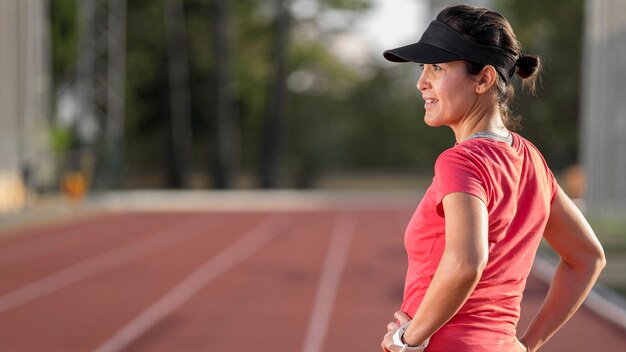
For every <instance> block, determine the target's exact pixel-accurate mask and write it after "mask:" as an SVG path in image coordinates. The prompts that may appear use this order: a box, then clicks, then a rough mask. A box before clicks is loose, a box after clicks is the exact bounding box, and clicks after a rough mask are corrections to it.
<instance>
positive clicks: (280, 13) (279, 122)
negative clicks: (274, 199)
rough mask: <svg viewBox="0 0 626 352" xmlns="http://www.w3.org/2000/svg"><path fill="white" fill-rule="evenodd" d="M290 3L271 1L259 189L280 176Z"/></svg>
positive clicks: (271, 184)
mask: <svg viewBox="0 0 626 352" xmlns="http://www.w3.org/2000/svg"><path fill="white" fill-rule="evenodd" d="M290 3H291V1H290V0H275V10H274V11H275V15H274V16H275V18H274V28H273V35H272V37H273V41H272V51H271V53H272V57H271V62H272V67H273V68H274V72H273V74H272V78H271V83H270V88H269V92H270V93H269V98H268V100H267V115H266V117H265V124H264V127H263V139H262V145H261V167H260V175H259V178H260V181H261V187H263V188H274V187H276V186H277V185H278V182H279V180H280V177H281V170H280V168H281V160H280V158H281V155H282V151H283V150H282V149H283V144H284V141H283V140H284V132H283V131H284V129H285V126H284V125H285V109H286V106H285V104H286V94H287V91H286V87H285V84H286V80H287V74H288V72H287V60H288V58H287V50H288V46H289V31H290V25H291V24H290V23H291V14H290V10H289V7H290Z"/></svg>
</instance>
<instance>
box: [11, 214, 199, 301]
mask: <svg viewBox="0 0 626 352" xmlns="http://www.w3.org/2000/svg"><path fill="white" fill-rule="evenodd" d="M203 220H204V224H206V219H202V216H194V217H192V218H189V219H185V220H182V221H178V222H176V223H174V224H172V225H170V226H167V227H166V228H163V229H162V230H160V231H158V232H156V233H154V234H153V235H150V236H149V237H148V238H146V239H143V240H139V241H135V242H133V243H130V244H128V245H125V246H123V247H121V248H117V249H114V250H111V251H108V252H105V253H102V254H100V255H98V256H95V257H92V258H89V259H85V260H83V261H81V262H78V263H76V264H74V265H70V266H68V267H66V268H64V269H61V270H59V271H57V272H55V273H53V274H51V275H49V276H46V277H44V278H42V279H39V280H37V281H34V282H32V283H30V284H27V285H25V286H22V287H20V288H18V289H16V290H13V291H11V292H8V293H6V294H4V295H2V296H0V313H2V312H5V311H8V310H10V309H13V308H16V307H18V306H21V305H22V304H25V303H28V302H30V301H32V300H35V299H37V298H41V297H43V296H45V295H48V294H51V293H53V292H56V291H58V290H60V289H62V288H64V287H67V286H69V285H71V284H74V283H76V282H79V281H81V280H83V279H86V278H88V277H91V276H94V275H97V274H100V273H102V272H105V271H108V270H111V269H114V268H117V267H120V266H122V265H124V264H126V263H128V262H130V261H132V260H135V259H138V258H140V257H145V256H147V255H149V254H152V253H154V252H158V251H160V250H163V249H166V248H169V247H171V246H174V245H176V244H179V243H182V242H185V241H187V240H190V239H192V238H193V237H196V236H198V235H200V234H202V233H205V232H206V227H200V226H197V225H200V224H202V222H203ZM194 225H196V226H194Z"/></svg>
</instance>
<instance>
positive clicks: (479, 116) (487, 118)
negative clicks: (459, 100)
mask: <svg viewBox="0 0 626 352" xmlns="http://www.w3.org/2000/svg"><path fill="white" fill-rule="evenodd" d="M450 128H452V131H454V136H455V137H456V142H457V143H461V142H463V141H464V140H466V139H467V138H468V137H469V136H471V135H473V134H474V133H477V132H484V131H488V132H493V133H495V134H498V135H501V136H503V137H506V136H507V135H508V134H509V130H508V129H507V128H506V126H505V125H504V122H503V121H502V116H501V115H500V111H499V109H497V107H496V109H482V111H481V109H478V110H477V111H474V113H472V114H469V115H468V116H467V117H466V118H464V119H462V120H461V121H460V122H459V123H458V124H455V125H453V126H450Z"/></svg>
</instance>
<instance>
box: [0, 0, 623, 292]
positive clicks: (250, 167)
mask: <svg viewBox="0 0 626 352" xmlns="http://www.w3.org/2000/svg"><path fill="white" fill-rule="evenodd" d="M451 3H452V2H449V1H438V0H388V1H383V0H271V1H270V0H264V1H261V0H245V1H228V0H133V1H125V0H2V1H0V17H1V18H0V43H1V44H2V48H3V49H2V50H1V51H0V87H1V88H0V212H1V213H2V214H3V219H8V218H10V217H15V216H18V215H19V214H22V213H24V212H28V211H29V209H33V208H36V207H37V205H38V204H40V203H41V202H45V201H46V200H47V199H51V198H55V199H58V198H60V199H63V200H70V201H72V202H77V201H78V202H80V201H81V200H82V201H88V200H89V199H90V198H91V197H94V196H97V195H98V194H102V193H106V192H110V191H125V190H138V189H151V190H153V189H171V190H190V189H193V190H215V189H219V190H227V189H238V190H242V189H246V190H249V189H285V188H288V189H306V190H357V191H359V190H364V191H370V190H404V189H420V188H422V187H424V186H425V185H427V184H428V182H429V180H430V178H431V177H432V167H433V165H434V161H435V159H436V158H437V156H438V155H439V153H441V152H442V151H443V150H444V149H446V148H448V147H450V146H451V145H452V144H453V143H454V140H453V136H452V133H451V132H450V131H449V130H448V129H445V128H435V129H434V128H429V127H427V126H425V124H424V123H423V122H422V114H423V111H422V102H421V97H420V94H419V92H418V91H417V90H416V89H415V83H416V81H417V79H418V74H419V70H418V67H417V65H397V64H395V65H394V64H391V63H387V62H385V61H383V59H382V51H383V50H384V49H386V48H391V47H395V46H399V45H402V44H408V43H411V42H414V41H417V40H418V39H419V35H420V33H421V32H422V31H423V29H424V28H425V27H426V26H427V24H428V22H429V21H430V20H431V19H433V18H434V16H435V15H436V13H437V12H439V10H441V9H442V8H443V7H444V6H446V5H448V4H451ZM470 3H472V4H475V5H480V6H487V7H491V8H493V9H495V10H498V11H500V12H501V13H502V14H504V15H505V17H507V18H508V19H509V21H510V22H511V24H512V26H513V28H514V30H515V31H516V33H517V36H518V38H519V39H520V41H521V43H522V44H523V45H524V51H525V52H526V53H529V54H537V55H540V56H542V57H543V58H544V73H543V75H542V77H541V88H540V89H539V90H538V93H537V96H536V97H533V96H530V95H529V94H528V93H526V92H522V90H521V89H519V86H518V90H517V93H518V97H517V100H516V102H515V106H514V107H513V109H514V111H515V112H516V113H517V114H519V115H521V116H522V117H523V120H522V126H523V128H522V129H521V130H520V131H519V132H520V133H521V134H522V135H523V136H525V137H526V138H528V139H530V140H531V141H532V142H533V143H535V144H536V145H537V146H538V147H539V148H540V150H542V152H543V153H544V156H545V157H546V159H547V162H548V164H549V165H550V166H551V167H552V169H553V170H554V172H555V174H556V175H557V177H558V178H559V180H560V181H561V185H562V186H563V187H564V189H565V190H566V191H567V192H568V193H569V194H570V195H571V196H572V197H573V198H575V199H576V200H577V201H578V204H580V206H581V208H582V209H583V210H584V211H585V212H586V213H587V214H588V216H589V217H590V219H591V220H592V222H593V224H594V226H595V228H596V230H597V231H598V233H599V235H600V236H601V238H602V241H603V242H604V243H605V245H606V246H607V252H608V255H609V268H608V269H607V270H606V271H605V273H604V275H603V282H604V283H605V284H606V285H608V286H610V287H612V288H613V289H614V290H615V291H616V292H621V293H622V294H626V278H624V276H623V272H624V270H626V230H625V229H626V220H625V219H626V89H625V88H624V82H626V1H624V0H604V1H594V0H586V1H585V0H568V1H564V0H562V1H549V2H546V1H543V0H492V1H487V0H485V1H470ZM517 83H519V82H516V84H517Z"/></svg>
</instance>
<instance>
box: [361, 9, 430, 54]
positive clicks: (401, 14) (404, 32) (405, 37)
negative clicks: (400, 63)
mask: <svg viewBox="0 0 626 352" xmlns="http://www.w3.org/2000/svg"><path fill="white" fill-rule="evenodd" d="M428 8H429V7H428V4H427V1H426V0H375V1H374V6H373V8H372V9H371V10H370V11H369V12H368V13H367V14H366V15H365V16H363V18H362V19H361V21H359V24H358V25H357V30H358V31H363V32H362V33H363V35H365V36H366V37H367V38H368V39H369V40H371V41H370V44H371V46H373V47H374V48H375V49H377V50H384V49H388V48H389V47H390V46H397V45H401V44H408V43H409V42H415V41H417V40H418V39H419V36H420V35H421V33H420V31H421V29H423V27H424V23H425V21H426V19H427V17H428V12H429V10H428Z"/></svg>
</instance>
